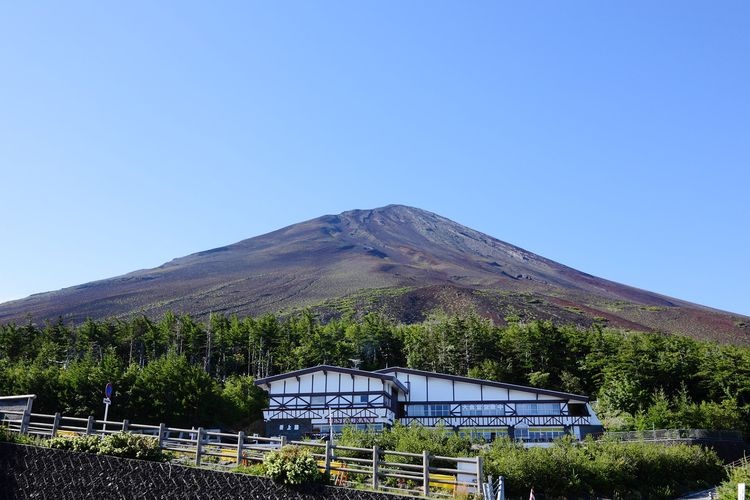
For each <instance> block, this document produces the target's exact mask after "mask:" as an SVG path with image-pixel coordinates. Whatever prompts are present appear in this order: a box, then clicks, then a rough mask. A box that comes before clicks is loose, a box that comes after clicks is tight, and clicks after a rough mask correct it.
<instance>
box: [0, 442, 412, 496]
mask: <svg viewBox="0 0 750 500" xmlns="http://www.w3.org/2000/svg"><path fill="white" fill-rule="evenodd" d="M84 498H91V499H97V500H99V499H132V498H144V499H145V498H147V499H174V498H186V499H187V498H191V499H208V500H211V499H217V500H219V499H222V500H223V499H232V498H245V499H247V498H263V499H268V500H275V499H297V500H323V499H330V500H354V499H358V500H360V499H361V500H396V499H403V498H404V497H400V496H395V495H388V494H385V493H375V492H367V491H358V490H350V489H346V488H337V487H332V486H310V487H303V488H290V487H285V486H282V485H277V484H276V483H274V482H273V481H271V480H270V479H266V478H262V477H255V476H248V475H244V474H233V473H229V472H219V471H212V470H206V469H198V468H193V467H185V466H181V465H172V464H169V463H156V462H144V461H142V460H129V459H124V458H116V457H108V456H104V455H90V454H87V453H74V452H69V451H62V450H53V449H49V448H40V447H35V446H23V445H16V444H9V443H0V500H6V499H7V500H11V499H13V500H15V499H55V500H57V499H76V500H78V499H84Z"/></svg>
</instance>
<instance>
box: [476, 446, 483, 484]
mask: <svg viewBox="0 0 750 500" xmlns="http://www.w3.org/2000/svg"><path fill="white" fill-rule="evenodd" d="M483 468H484V459H483V458H482V456H481V455H477V470H476V473H477V492H481V491H482V472H483V470H482V469H483Z"/></svg>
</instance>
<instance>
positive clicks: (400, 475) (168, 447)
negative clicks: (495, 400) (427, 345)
mask: <svg viewBox="0 0 750 500" xmlns="http://www.w3.org/2000/svg"><path fill="white" fill-rule="evenodd" d="M2 413H3V418H2V420H1V421H0V423H2V424H3V425H6V426H7V427H8V428H9V429H10V430H12V431H16V432H20V433H21V434H27V435H32V436H39V437H57V436H78V435H99V436H104V435H106V434H115V433H118V432H130V433H134V434H143V435H150V436H153V437H154V438H156V439H158V442H159V447H160V448H161V449H162V450H165V451H169V452H171V453H173V455H174V457H175V459H174V460H175V461H177V462H183V463H184V462H186V461H188V462H190V463H191V464H194V465H196V466H207V467H223V468H227V469H231V468H234V467H237V466H238V465H250V464H252V463H258V462H262V461H263V458H264V457H265V455H266V454H267V453H269V452H271V451H273V450H277V449H279V448H281V447H282V446H285V445H287V444H293V445H297V446H301V447H307V448H309V449H310V450H311V452H312V455H313V456H314V457H315V459H316V460H317V461H318V465H319V467H320V469H321V471H322V472H325V473H328V474H330V475H331V477H332V479H333V480H334V481H335V482H336V484H338V485H341V486H352V485H362V484H363V483H364V484H365V485H366V486H368V487H370V488H372V489H374V490H386V491H389V492H392V493H402V494H416V495H422V496H455V495H456V494H466V493H473V494H476V495H480V494H481V483H482V458H481V457H442V456H436V455H431V454H430V453H429V452H427V451H423V452H422V453H406V452H400V451H391V450H381V449H380V448H378V447H377V446H374V447H372V448H355V447H350V446H339V445H335V444H333V443H331V442H328V441H326V442H319V441H289V442H287V440H286V438H285V437H283V436H281V437H269V438H267V437H261V436H257V435H245V433H244V432H242V431H240V432H238V433H236V434H233V433H226V432H219V431H217V430H211V429H204V428H202V427H199V428H197V429H196V428H193V429H185V428H178V427H167V426H166V425H165V424H159V425H144V424H135V423H131V422H129V421H128V420H123V421H106V420H96V419H94V417H93V416H89V417H88V418H78V417H68V416H63V415H61V414H60V413H55V414H54V415H47V414H42V413H29V412H27V411H15V410H3V411H2Z"/></svg>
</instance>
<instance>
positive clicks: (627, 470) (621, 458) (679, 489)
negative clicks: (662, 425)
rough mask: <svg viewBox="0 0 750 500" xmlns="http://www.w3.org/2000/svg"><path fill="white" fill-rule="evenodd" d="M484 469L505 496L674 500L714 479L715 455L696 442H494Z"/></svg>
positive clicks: (717, 475) (719, 472) (718, 470)
mask: <svg viewBox="0 0 750 500" xmlns="http://www.w3.org/2000/svg"><path fill="white" fill-rule="evenodd" d="M483 455H484V459H485V472H486V473H487V474H492V475H493V476H495V477H497V476H504V477H505V485H506V491H507V493H508V495H509V496H518V495H528V494H529V490H530V489H531V488H532V487H533V488H534V490H535V492H536V493H537V494H542V495H545V496H556V497H559V496H566V497H568V498H571V497H573V498H578V497H586V496H592V495H594V496H604V497H607V498H624V497H627V498H630V497H633V498H641V497H643V498H645V497H648V498H674V497H676V496H679V495H680V494H682V493H685V492H689V491H696V490H701V489H705V488H708V487H710V486H712V485H715V484H717V483H719V482H720V481H721V480H722V479H723V477H724V469H723V467H722V465H721V461H720V460H719V458H718V457H717V455H716V453H714V452H713V451H712V450H706V449H703V448H701V447H700V446H689V445H683V444H680V445H662V444H654V443H617V442H595V441H590V440H587V441H584V442H583V443H581V444H577V443H575V442H572V441H571V440H570V439H562V440H560V441H557V442H556V443H555V445H554V446H552V447H550V448H528V449H527V448H524V447H523V446H521V445H519V444H517V443H514V442H511V441H509V440H498V441H495V442H494V443H493V444H492V446H491V447H490V448H489V449H488V450H486V451H485V452H484V453H483Z"/></svg>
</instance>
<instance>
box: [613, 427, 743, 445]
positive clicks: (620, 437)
mask: <svg viewBox="0 0 750 500" xmlns="http://www.w3.org/2000/svg"><path fill="white" fill-rule="evenodd" d="M602 437H604V438H606V439H614V440H617V441H729V442H742V441H743V437H742V432H741V431H712V430H706V429H653V430H644V431H629V432H605V433H603V434H602Z"/></svg>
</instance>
